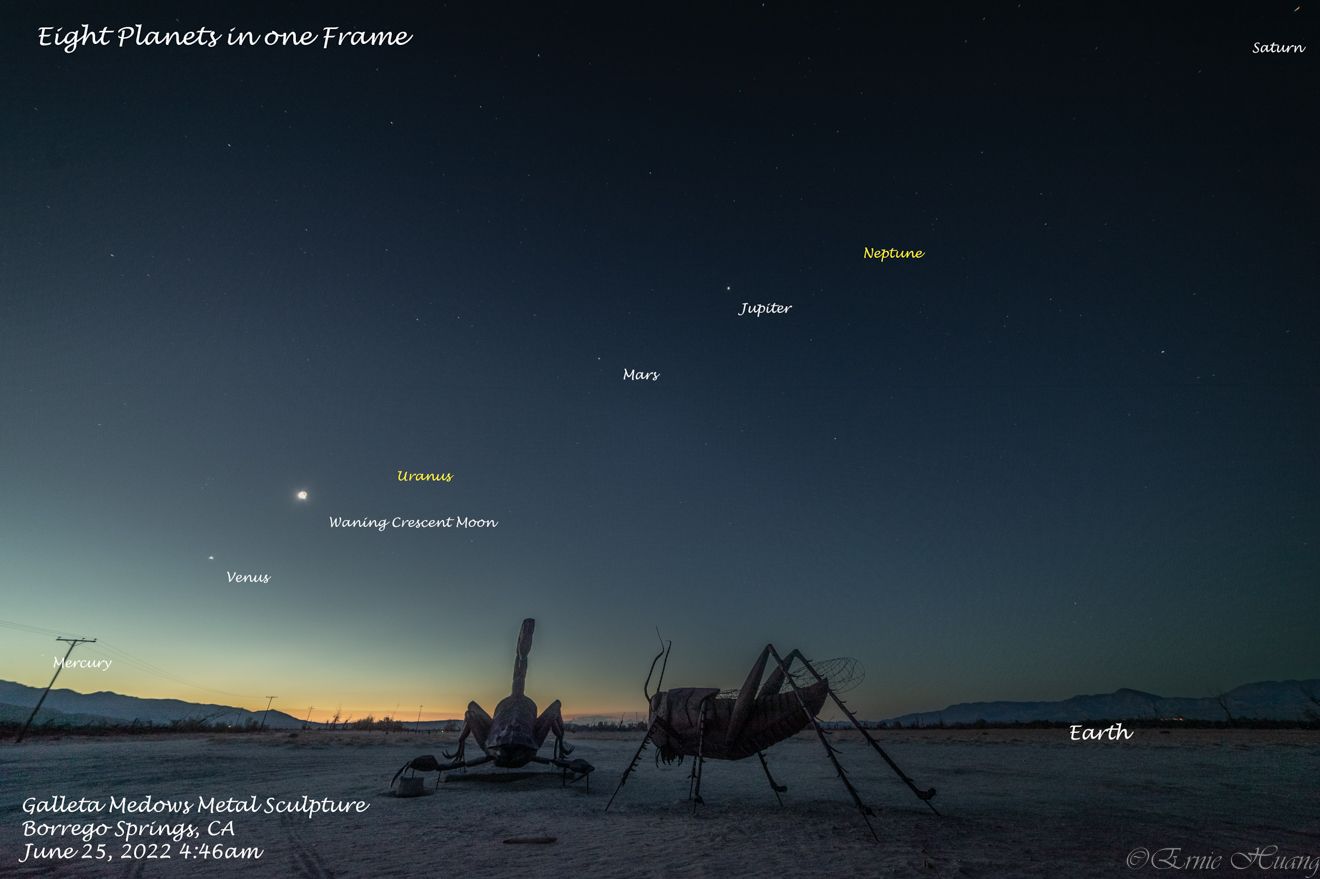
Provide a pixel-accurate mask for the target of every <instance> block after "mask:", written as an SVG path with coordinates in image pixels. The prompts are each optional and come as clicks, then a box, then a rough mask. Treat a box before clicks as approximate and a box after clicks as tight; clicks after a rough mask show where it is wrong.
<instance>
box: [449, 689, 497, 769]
mask: <svg viewBox="0 0 1320 879" xmlns="http://www.w3.org/2000/svg"><path fill="white" fill-rule="evenodd" d="M490 722H491V721H490V715H489V714H487V713H486V709H484V708H482V707H481V706H480V705H478V704H477V703H476V702H469V703H468V707H467V711H465V712H463V729H462V731H460V732H459V734H458V747H457V748H456V749H455V750H454V752H453V753H452V754H451V753H450V752H448V751H445V752H444V754H445V756H446V757H448V758H449V759H450V760H454V761H457V762H460V763H461V762H462V761H463V751H464V750H465V748H466V747H467V738H468V736H472V738H473V739H475V740H476V742H477V747H479V748H481V750H482V751H485V750H486V737H487V736H488V735H490ZM482 762H485V761H484V760H483V761H482ZM473 765H474V766H475V765H476V763H475V762H474V763H473Z"/></svg>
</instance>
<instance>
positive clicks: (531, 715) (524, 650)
mask: <svg viewBox="0 0 1320 879" xmlns="http://www.w3.org/2000/svg"><path fill="white" fill-rule="evenodd" d="M535 628H536V620H531V619H527V620H523V623H522V631H521V632H519V633H518V654H517V656H515V657H514V660H513V692H512V693H510V694H509V695H508V696H505V697H504V698H503V699H501V700H500V704H498V705H496V706H495V716H494V717H492V716H491V715H489V714H487V713H486V711H485V709H483V708H482V707H481V706H480V705H478V704H477V703H476V702H469V703H468V707H467V711H466V712H465V713H464V714H463V730H462V732H460V733H459V736H458V748H457V750H455V751H454V752H453V753H452V754H451V753H449V752H448V751H445V752H443V753H444V755H445V758H446V759H448V760H449V761H450V762H448V763H441V762H440V761H439V760H437V759H435V758H434V757H432V756H430V755H427V756H424V757H418V758H416V759H414V760H410V761H408V762H407V763H405V764H404V765H403V767H402V768H400V769H399V771H398V772H396V773H394V779H393V780H392V781H391V782H390V786H391V787H393V786H394V782H395V781H398V779H399V776H400V775H402V774H403V772H404V771H405V770H409V769H411V770H414V771H416V772H440V773H444V772H447V771H448V770H450V769H466V768H467V767H469V766H480V765H481V764H483V763H494V764H495V765H496V766H499V767H501V768H505V769H518V768H520V767H523V766H526V765H527V764H528V763H542V764H545V765H547V766H558V767H559V768H560V769H562V770H564V773H565V778H566V780H568V781H577V780H579V779H581V778H586V777H587V775H588V774H589V773H590V772H591V771H592V770H593V769H594V768H595V767H593V766H592V765H591V764H590V763H588V762H587V761H586V760H568V759H565V758H566V757H567V756H568V755H569V754H570V753H572V751H573V749H572V748H571V747H569V746H568V745H566V744H565V743H564V719H563V717H562V716H561V715H560V707H559V700H558V699H556V700H555V701H554V702H551V703H550V705H549V707H547V708H546V709H545V711H543V712H541V713H540V714H539V715H538V714H537V713H536V703H535V702H533V701H532V700H531V699H529V698H527V696H526V695H525V694H524V693H523V688H524V686H525V684H526V682H527V654H528V653H530V652H531V650H532V630H533V629H535ZM551 733H554V736H555V753H554V756H553V757H541V756H539V755H538V754H537V753H536V752H537V751H539V750H540V749H541V745H542V744H544V742H545V740H546V737H547V736H548V735H550V734H551ZM468 736H472V738H473V739H474V740H476V743H477V746H478V747H480V748H481V750H482V751H483V752H484V753H483V755H482V756H480V757H478V758H476V759H475V760H468V759H465V758H464V756H463V754H464V749H465V747H466V745H467V738H468ZM439 783H440V779H439V777H437V779H436V784H439Z"/></svg>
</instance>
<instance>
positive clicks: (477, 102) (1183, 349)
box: [0, 3, 1320, 716]
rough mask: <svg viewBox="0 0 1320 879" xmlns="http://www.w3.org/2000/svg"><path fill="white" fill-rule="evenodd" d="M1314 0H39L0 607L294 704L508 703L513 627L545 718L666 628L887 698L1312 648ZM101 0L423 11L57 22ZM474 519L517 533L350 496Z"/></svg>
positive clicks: (92, 680) (1287, 671) (643, 659)
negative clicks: (428, 12) (420, 479)
mask: <svg viewBox="0 0 1320 879" xmlns="http://www.w3.org/2000/svg"><path fill="white" fill-rule="evenodd" d="M1295 5H1296V4H1295V3H1286V4H1280V3H1261V4H1253V5H1252V8H1250V9H1242V10H1238V11H1237V12H1235V13H1233V15H1232V16H1229V17H1225V16H1223V15H1219V16H1211V15H1209V14H1207V12H1206V11H1205V8H1204V7H1203V6H1196V5H1191V4H1188V5H1185V6H1180V5H1177V4H1175V5H1170V6H1167V7H1162V8H1161V9H1160V10H1159V11H1154V10H1145V9H1144V10H1141V12H1140V14H1139V15H1138V14H1136V13H1129V14H1128V15H1127V16H1126V17H1119V16H1117V15H1115V14H1114V13H1113V12H1112V11H1111V12H1106V11H1104V10H1100V9H1088V10H1085V11H1082V10H1078V9H1068V10H1066V11H1064V10H1060V9H1056V8H1054V5H1053V4H1033V3H1023V4H1015V3H1007V4H995V3H988V4H980V5H978V7H977V8H976V9H975V10H972V9H971V7H964V8H959V7H958V6H956V5H954V6H949V5H941V6H940V8H939V9H938V10H930V11H928V12H912V11H879V10H871V11H861V10H858V9H852V10H850V9H847V8H837V9H824V8H820V9H816V8H811V9H808V8H802V7H794V6H788V5H785V4H775V3H772V4H768V5H766V6H762V5H761V4H759V3H751V4H737V5H732V6H730V7H728V8H727V9H723V10H721V11H716V12H712V11H711V10H710V9H709V8H700V7H691V8H688V9H686V10H683V9H679V8H675V9H673V10H666V11H664V12H657V11H654V10H652V11H651V12H650V13H648V14H647V16H646V17H645V20H642V19H637V20H633V19H632V18H631V17H629V14H627V13H625V12H624V11H622V10H620V9H618V8H616V9H614V10H613V11H610V12H604V11H594V12H593V11H588V10H585V9H580V10H578V11H571V10H564V9H555V10H553V11H551V10H541V11H536V10H530V9H522V8H520V7H512V6H510V7H483V8H485V11H483V12H475V11H471V10H469V11H467V12H461V13H460V12H449V11H441V12H437V13H435V14H434V15H433V16H431V17H427V18H421V17H418V16H417V15H416V14H415V13H406V12H404V11H402V9H401V8H391V7H390V6H389V5H388V4H376V5H373V6H372V7H370V8H367V7H358V8H356V9H353V8H349V7H333V6H326V7H317V8H315V9H310V8H309V9H304V10H301V11H296V12H294V11H289V12H273V11H271V10H269V9H264V8H257V7H254V8H250V9H246V10H244V9H241V8H238V7H233V8H230V9H229V10H227V11H223V12H212V11H205V10H197V11H186V12H179V11H178V10H171V11H166V10H164V9H163V8H160V7H148V6H143V7H141V8H139V9H137V10H134V11H133V12H132V13H131V14H130V13H129V12H125V11H116V12H114V13H110V12H107V11H105V10H104V8H102V7H98V6H88V7H86V8H84V9H79V8H78V7H76V6H70V7H62V8H60V9H59V10H39V9H31V8H29V9H24V10H22V11H21V12H19V13H18V14H15V15H12V16H10V21H8V22H7V23H6V25H5V27H4V53H3V54H4V61H3V65H4V74H5V81H6V82H7V83H9V84H10V87H9V88H8V89H6V90H5V91H6V94H5V95H4V96H3V98H0V101H3V104H2V105H0V106H3V120H4V132H5V135H4V137H3V138H0V169H2V170H3V175H0V179H2V181H3V182H2V183H0V187H3V190H2V192H3V198H2V199H0V201H2V203H3V207H2V208H0V486H3V488H0V523H2V525H3V528H2V529H0V585H2V586H3V590H2V591H3V594H4V596H5V600H4V602H3V605H4V614H3V616H4V618H5V619H10V620H17V621H20V622H23V623H27V624H31V625H35V626H41V627H46V628H51V629H59V630H62V631H81V632H89V633H91V634H94V635H98V636H100V637H102V638H103V639H104V640H105V641H107V642H108V643H110V644H111V645H112V647H113V646H119V647H121V648H125V649H127V650H129V651H131V654H132V655H133V656H135V657H137V658H139V659H141V660H145V661H147V662H149V663H151V664H153V665H154V666H157V667H158V668H165V669H169V670H171V671H172V673H173V674H174V675H175V676H176V677H177V678H179V679H180V680H181V681H186V682H187V683H188V684H189V685H196V686H188V685H185V684H183V683H181V682H180V680H173V681H172V680H169V679H166V678H163V677H160V676H158V675H153V674H152V673H150V672H147V671H145V670H143V669H137V670H136V671H135V670H134V669H132V668H128V667H127V666H123V667H121V668H116V669H115V670H114V671H111V672H105V673H98V672H84V671H79V672H77V673H73V672H71V673H70V674H69V678H68V680H67V685H68V686H71V687H74V688H75V689H82V690H94V689H116V690H120V691H123V692H130V693H133V694H137V695H169V696H176V697H179V698H189V699H194V700H198V701H212V700H217V698H218V697H216V695H215V693H214V692H213V691H206V690H203V689H200V688H201V687H211V688H215V689H219V690H223V691H225V692H227V693H231V694H234V693H236V694H239V695H242V696H244V697H245V698H249V699H250V700H255V703H257V704H259V703H261V702H264V700H262V699H260V698H259V697H260V696H261V695H262V694H264V693H266V692H267V691H270V692H278V693H280V694H281V698H282V704H284V705H285V706H286V707H288V708H290V709H292V708H293V707H294V706H299V705H300V706H304V707H312V706H316V707H317V710H316V715H314V716H319V715H321V714H322V709H326V708H329V709H333V708H334V707H335V706H336V703H338V704H342V705H345V706H352V707H353V708H356V709H362V710H363V711H364V712H365V711H366V710H374V711H375V712H376V713H377V714H378V715H379V714H380V713H381V712H382V711H386V712H388V711H390V710H392V708H393V707H394V706H395V705H397V704H400V703H402V704H403V705H405V706H407V705H414V706H415V705H417V704H425V705H428V706H430V707H431V708H432V709H434V710H433V711H432V710H428V712H427V713H428V714H432V713H434V715H435V716H454V715H456V714H458V713H461V711H462V707H463V705H465V704H466V701H467V700H468V699H469V698H473V697H476V698H478V699H480V700H482V701H483V702H485V701H487V700H489V701H492V702H493V701H494V700H496V699H498V698H499V696H500V695H502V693H503V692H505V691H507V685H508V675H509V669H510V663H509V657H510V654H511V652H512V648H513V639H514V637H515V635H516V632H517V627H518V623H519V621H520V620H521V619H522V618H523V617H524V616H534V617H536V618H537V619H538V620H539V621H540V622H539V625H538V629H537V641H536V648H535V650H534V652H533V655H532V664H531V672H530V677H529V684H528V687H529V694H530V695H532V696H533V697H534V698H536V699H537V700H538V701H540V702H542V703H545V702H549V701H550V700H551V699H553V698H562V699H564V702H565V711H566V713H568V714H569V715H572V714H580V713H587V712H598V711H640V710H643V708H644V706H643V704H642V702H641V697H640V683H641V680H642V678H643V677H644V676H645V671H646V666H647V664H648V663H649V661H650V655H651V653H652V652H653V645H654V627H655V626H657V625H659V626H660V627H661V629H662V631H663V632H664V633H665V636H666V637H669V638H672V639H673V640H674V642H675V647H674V661H673V663H672V665H671V670H670V675H671V677H670V681H671V682H672V683H674V684H683V683H687V684H694V685H698V684H699V685H718V686H726V687H727V686H735V685H737V684H738V683H740V682H741V680H742V677H743V675H744V674H745V671H746V668H747V667H748V666H749V665H750V663H751V662H752V660H753V659H754V658H755V656H756V653H757V651H758V649H759V648H760V647H761V646H762V645H763V644H764V643H765V642H766V641H768V640H773V641H774V642H775V643H776V644H778V645H779V646H780V647H783V648H791V647H795V646H797V647H802V648H804V649H805V650H806V651H807V652H808V653H809V654H811V655H814V656H818V657H825V656H834V655H851V656H855V657H858V658H859V659H861V660H862V662H863V663H864V664H865V665H866V666H867V668H868V669H869V676H868V680H867V683H866V684H865V685H864V686H863V687H862V688H861V689H859V690H858V691H856V692H855V693H854V695H853V697H852V698H853V701H854V702H855V704H857V705H858V706H859V707H860V709H861V710H862V712H863V713H864V714H867V715H870V716H879V715H883V714H894V713H899V712H901V711H907V710H922V709H931V708H936V707H940V706H942V705H944V704H947V703H950V702H955V701H964V700H973V699H993V698H1051V697H1063V696H1067V695H1070V694H1072V693H1074V692H1085V691H1105V690H1111V689H1114V688H1117V687H1121V686H1129V687H1137V688H1142V689H1148V690H1154V691H1157V692H1162V693H1170V694H1184V695H1199V694H1204V693H1207V692H1212V691H1215V690H1218V689H1223V688H1228V687H1232V686H1234V685H1236V684H1239V683H1243V682H1246V681H1248V680H1256V679H1263V678H1284V677H1306V676H1314V674H1315V656H1316V653H1315V648H1314V643H1315V635H1314V621H1315V619H1316V618H1317V611H1320V598H1318V597H1317V595H1318V593H1317V590H1316V585H1317V583H1320V558H1318V556H1317V545H1316V539H1317V526H1318V525H1320V509H1318V508H1317V503H1316V498H1317V496H1318V490H1320V484H1318V483H1320V474H1318V472H1317V467H1316V450H1317V449H1320V420H1318V419H1317V415H1316V411H1317V406H1316V403H1317V399H1316V398H1317V386H1318V385H1317V379H1318V378H1320V356H1318V352H1320V348H1318V347H1317V341H1318V339H1317V331H1318V330H1320V310H1318V309H1317V305H1316V300H1315V277H1316V267H1317V265H1316V263H1317V260H1316V256H1317V251H1316V242H1317V224H1316V217H1315V204H1316V195H1317V192H1316V189H1317V181H1318V180H1320V177H1318V176H1317V173H1316V165H1315V153H1316V151H1315V138H1314V135H1315V128H1314V123H1313V118H1314V114H1315V102H1314V96H1315V94H1316V85H1317V82H1316V75H1315V72H1314V64H1313V56H1311V55H1310V54H1309V53H1308V54H1304V55H1288V56H1284V55H1261V54H1252V43H1253V42H1255V41H1271V40H1273V41H1278V42H1297V43H1307V42H1308V41H1309V37H1310V34H1311V32H1312V31H1313V30H1314V26H1313V24H1311V16H1312V13H1309V12H1307V11H1306V10H1305V9H1303V10H1301V11H1300V12H1294V11H1293V6H1295ZM1233 16H1236V17H1233ZM176 18H177V21H176ZM84 21H87V22H90V23H93V24H94V25H95V24H98V23H100V24H106V25H118V24H122V23H131V22H137V21H141V22H144V23H145V25H146V26H147V27H148V28H155V29H188V28H194V27H198V26H209V27H213V28H216V29H217V30H225V29H227V28H229V27H238V28H240V29H251V30H257V31H267V30H273V29H291V28H292V29H299V30H306V29H319V28H320V27H321V26H323V25H326V24H338V25H339V26H341V27H345V28H363V29H369V30H380V29H400V28H401V29H406V30H409V31H412V32H415V34H416V36H415V38H414V39H413V41H412V42H411V43H410V44H409V45H408V46H406V47H399V48H390V49H372V48H358V49H349V48H347V47H345V48H341V49H337V50H329V51H325V50H321V49H314V48H304V49H295V48H283V49H275V48H256V49H252V48H245V49H239V48H224V47H220V48H216V49H212V50H206V49H198V48H170V49H167V48H152V49H133V48H124V49H115V48H96V47H87V48H84V49H81V50H79V51H78V52H76V53H74V54H72V55H65V54H62V53H60V52H59V51H58V50H55V49H50V48H46V49H41V48H38V47H37V45H36V28H37V27H38V26H40V25H58V26H64V27H70V26H74V25H77V24H80V23H82V22H84ZM866 246H871V247H902V248H914V249H916V248H919V249H922V250H924V251H925V253H926V256H925V257H924V258H923V259H922V260H920V261H885V262H884V263H883V264H882V263H880V262H877V261H875V260H866V259H863V258H862V252H863V247H866ZM743 302H751V303H765V302H778V303H782V304H791V305H793V309H792V311H791V312H790V313H788V314H786V315H777V316H764V317H759V318H753V317H738V316H737V313H738V311H739V310H740V309H741V307H742V303H743ZM629 368H632V369H637V370H642V371H651V370H656V371H659V372H660V373H661V377H660V379H659V380H658V381H656V382H631V381H624V380H623V379H622V378H621V376H622V374H623V371H624V370H625V369H629ZM398 469H407V470H417V471H439V472H445V471H448V472H452V473H453V474H454V480H453V482H452V483H441V484H431V483H425V484H407V485H405V484H400V483H399V482H398V481H397V479H396V470H398ZM299 489H306V490H307V491H308V492H309V500H308V501H307V502H306V503H300V502H297V501H295V500H294V499H293V493H294V492H295V491H297V490H299ZM449 515H471V516H477V517H491V518H495V519H498V520H499V522H500V524H499V526H498V528H496V529H494V530H490V531H440V530H430V531H419V532H403V531H398V530H394V529H390V530H387V531H386V532H384V533H378V532H376V531H347V530H342V529H332V528H330V527H329V524H328V520H329V517H330V516H348V517H354V518H357V517H364V516H365V517H386V518H390V517H394V516H404V517H426V518H430V517H445V516H449ZM210 556H214V557H215V558H214V560H211V559H210V558H209V557H210ZM227 571H237V572H241V573H258V574H260V573H266V574H269V575H270V576H271V582H270V583H269V584H249V583H242V584H234V583H229V582H228V581H227V575H226V572H227ZM11 635H12V637H11ZM48 640H49V639H46V638H44V637H39V636H36V635H21V634H17V633H13V632H11V634H10V635H6V636H5V638H4V641H3V642H0V677H4V678H12V679H16V680H20V681H23V682H25V683H34V684H35V683H39V682H42V680H43V678H44V676H45V675H46V674H47V673H48V671H47V670H48V669H49V667H50V665H49V664H50V653H51V645H50V643H48ZM80 649H87V651H88V656H89V657H90V656H92V655H94V653H95V651H96V650H97V649H98V648H96V647H88V648H80ZM106 655H107V656H108V655H110V654H108V653H107V654H106ZM272 688H273V689H272ZM220 701H223V700H220ZM230 701H234V700H232V699H231V700H230ZM488 707H489V706H488Z"/></svg>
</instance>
